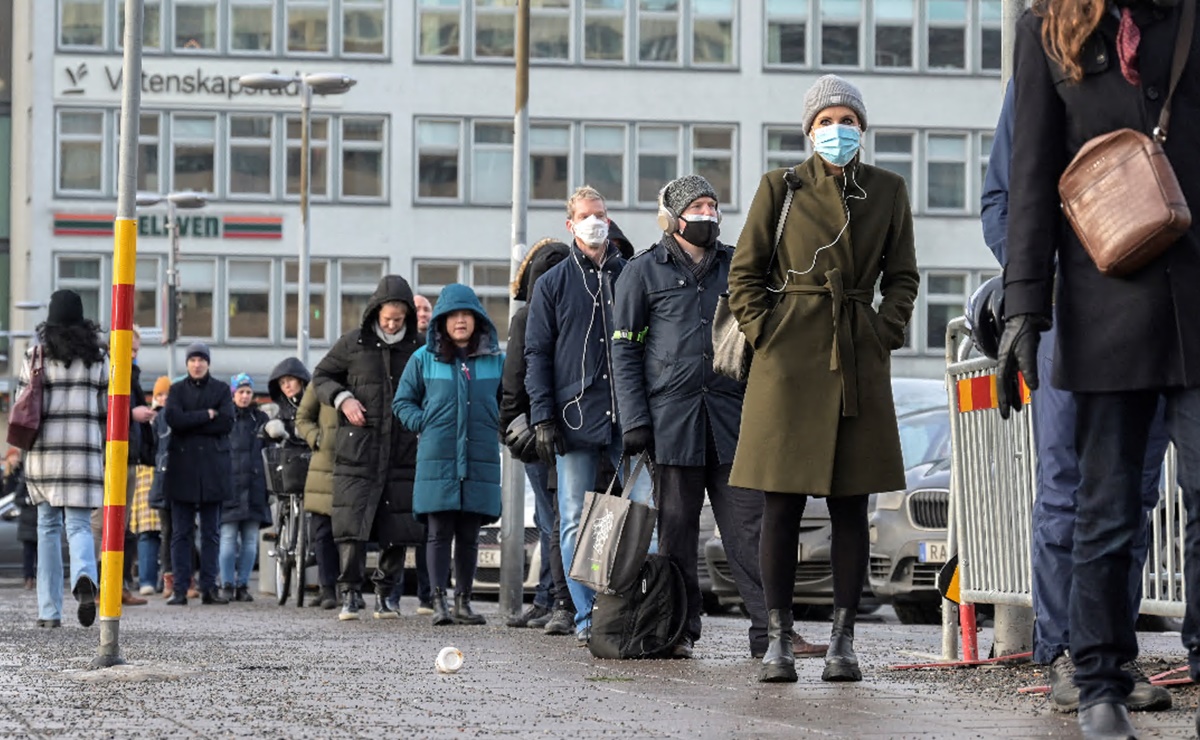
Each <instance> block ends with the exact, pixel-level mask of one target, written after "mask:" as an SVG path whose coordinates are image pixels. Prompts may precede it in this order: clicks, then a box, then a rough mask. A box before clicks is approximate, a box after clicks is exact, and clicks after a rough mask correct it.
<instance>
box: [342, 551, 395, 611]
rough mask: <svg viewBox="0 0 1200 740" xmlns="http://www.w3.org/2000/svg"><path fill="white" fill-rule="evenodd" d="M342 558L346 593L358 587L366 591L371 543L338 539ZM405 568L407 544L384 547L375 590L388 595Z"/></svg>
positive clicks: (356, 589)
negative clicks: (368, 552) (368, 549)
mask: <svg viewBox="0 0 1200 740" xmlns="http://www.w3.org/2000/svg"><path fill="white" fill-rule="evenodd" d="M337 549H338V560H339V561H340V564H341V569H342V570H341V574H340V575H339V576H338V590H339V591H340V592H342V593H345V592H346V591H355V592H358V593H362V590H363V585H364V581H365V580H366V570H367V543H366V542H365V541H364V540H344V541H342V542H339V543H337ZM403 570H404V548H403V547H401V546H399V545H393V546H392V547H388V548H382V547H381V548H380V550H379V564H378V565H376V566H375V572H374V573H372V574H371V580H373V581H374V582H375V593H376V594H377V595H379V596H381V597H386V596H387V595H388V594H390V593H391V592H392V586H394V585H395V583H396V581H397V579H399V578H400V577H401V573H402V572H403Z"/></svg>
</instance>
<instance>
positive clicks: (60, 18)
mask: <svg viewBox="0 0 1200 740" xmlns="http://www.w3.org/2000/svg"><path fill="white" fill-rule="evenodd" d="M64 3H72V4H77V5H98V6H100V15H101V20H100V43H99V44H92V45H87V46H84V45H79V44H66V43H63V22H64V21H65V20H66V18H65V17H64V16H65V13H63V4H64ZM54 11H55V12H54V31H55V37H54V47H55V48H56V49H58V50H59V51H67V52H78V51H86V52H94V51H107V50H108V49H109V48H110V47H109V37H110V36H111V35H112V33H113V28H114V27H115V26H116V18H114V17H113V14H112V12H111V11H112V5H111V0H95V1H94V2H88V0H57V1H56V2H55V3H54Z"/></svg>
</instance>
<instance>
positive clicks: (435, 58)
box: [413, 0, 475, 62]
mask: <svg viewBox="0 0 1200 740" xmlns="http://www.w3.org/2000/svg"><path fill="white" fill-rule="evenodd" d="M421 2H422V0H416V2H414V3H413V13H414V14H415V21H414V23H413V59H414V60H415V61H418V62H453V61H458V62H463V61H466V60H467V59H470V58H471V56H472V55H468V54H467V52H466V41H464V39H467V38H468V33H469V34H470V38H469V41H470V43H471V50H472V51H474V48H475V30H474V28H470V29H468V28H467V3H470V2H472V0H457V2H458V53H457V54H453V55H451V54H424V53H422V51H421V31H422V27H421V16H422V14H423V13H428V14H432V15H438V16H440V15H446V16H449V15H450V13H449V12H448V11H446V10H444V9H442V8H441V7H440V6H436V5H430V6H422V5H421Z"/></svg>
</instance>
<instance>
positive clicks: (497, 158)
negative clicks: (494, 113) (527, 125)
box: [471, 122, 532, 204]
mask: <svg viewBox="0 0 1200 740" xmlns="http://www.w3.org/2000/svg"><path fill="white" fill-rule="evenodd" d="M531 130H532V127H531ZM472 141H473V142H474V143H473V145H472V146H471V202H473V203H495V204H503V203H509V202H511V201H512V190H513V188H512V147H513V125H512V122H505V123H484V122H477V123H476V124H475V130H474V132H473V136H472Z"/></svg>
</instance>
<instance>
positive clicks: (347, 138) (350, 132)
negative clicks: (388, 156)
mask: <svg viewBox="0 0 1200 740" xmlns="http://www.w3.org/2000/svg"><path fill="white" fill-rule="evenodd" d="M341 125H342V173H341V174H342V191H341V195H342V197H343V198H382V197H384V179H385V178H384V172H385V169H384V138H385V136H386V123H385V120H384V119H383V118H342V119H341Z"/></svg>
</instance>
